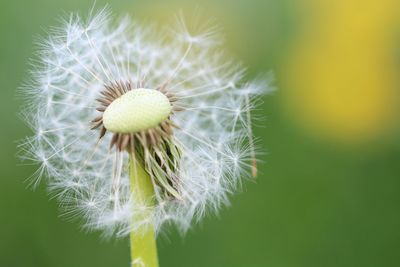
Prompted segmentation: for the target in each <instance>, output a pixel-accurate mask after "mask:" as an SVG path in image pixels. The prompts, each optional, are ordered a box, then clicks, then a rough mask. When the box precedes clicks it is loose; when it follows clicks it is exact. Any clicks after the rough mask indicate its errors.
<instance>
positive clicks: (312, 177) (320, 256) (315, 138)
mask: <svg viewBox="0 0 400 267" xmlns="http://www.w3.org/2000/svg"><path fill="white" fill-rule="evenodd" d="M105 3H106V1H102V0H101V1H100V0H98V1H97V4H96V5H97V6H98V7H101V6H103V5H104V4H105ZM108 3H109V4H110V6H111V8H112V9H113V11H114V14H115V15H118V14H123V13H130V14H131V15H133V16H135V17H137V18H139V19H144V20H146V21H152V20H154V21H159V22H161V23H163V22H164V21H166V20H170V19H171V17H172V16H173V15H174V14H175V13H177V11H178V10H179V9H183V10H184V11H185V12H188V13H190V12H191V11H193V10H194V9H195V8H196V7H200V8H202V9H203V10H205V14H209V15H210V16H211V17H213V18H216V20H217V21H218V22H219V24H220V25H221V26H222V27H223V28H224V31H225V39H226V47H227V49H228V50H229V52H230V54H232V55H234V56H235V57H236V58H238V59H241V60H243V62H244V63H245V64H246V65H248V66H249V77H253V76H255V75H256V74H257V73H259V72H267V71H268V70H271V69H272V70H273V71H274V72H275V74H276V85H277V87H278V88H279V90H278V91H277V92H275V93H274V94H273V95H270V96H267V97H265V99H264V100H265V101H264V104H263V106H262V108H261V109H260V110H259V111H258V112H259V113H260V115H263V116H265V117H266V120H265V121H263V122H261V123H259V124H260V125H259V126H260V127H257V128H256V129H255V133H256V135H257V136H259V137H260V138H261V144H262V146H263V148H264V149H265V150H266V151H267V152H268V155H266V156H263V157H262V160H263V161H264V163H262V164H260V172H261V174H260V175H259V177H258V178H257V180H256V181H255V182H248V183H247V184H246V186H245V189H244V190H243V192H241V193H239V194H237V195H235V196H234V197H232V206H231V207H229V208H225V209H223V210H222V211H221V213H220V215H219V217H218V218H216V217H209V218H207V219H205V220H204V221H203V222H202V223H201V224H200V225H197V226H195V227H193V229H192V230H191V231H190V232H189V233H188V234H187V235H186V236H185V237H184V238H182V237H180V235H179V234H178V233H176V232H175V231H174V230H170V231H169V232H167V233H165V234H163V235H162V236H161V237H160V238H159V254H160V261H161V266H164V267H167V266H174V267H179V266H182V267H183V266H185V267H187V266H192V267H200V266H202V267H204V266H207V267H223V266H227V267H228V266H229V267H236V266H237V267H239V266H240V267H253V266H254V267H264V266H266V267H268V266H271V267H302V266H304V267H312V266H318V267H321V266H323V267H330V266H352V267H354V266H362V267H369V266H370V267H390V266H400V209H399V208H400V181H399V180H400V135H399V133H400V131H399V128H400V127H399V118H398V117H399V114H400V113H399V106H400V105H399V104H400V101H399V94H400V82H399V77H400V34H399V33H400V3H399V1H397V0H380V1H365V0H363V1H361V0H347V1H345V0H335V1H317V0H303V1H301V0H235V1H233V0H218V1H215V0H214V1H213V0H203V1H188V0H185V1H184V0H181V1H178V0H176V1H166V0H159V1H154V0H146V1H145V0H137V1H123V0H109V1H108ZM92 5H93V1H91V0H88V1H86V0H59V1H54V0H35V1H33V0H31V1H27V0H25V1H20V0H14V1H5V0H1V3H0V32H1V35H0V36H1V37H0V88H1V93H2V95H1V96H0V101H1V104H0V116H1V124H0V125H1V127H0V164H1V165H0V166H1V177H0V266H1V267H20V266H24V267H28V266H40V267H46V266H60V267H71V266H74V267H75V266H76V267H79V266H86V267H89V266H96V267H101V266H129V249H128V242H127V240H111V241H104V240H101V239H100V238H99V235H98V234H96V233H85V232H83V231H81V230H80V226H79V225H78V223H74V222H68V221H65V220H63V219H60V218H59V217H58V211H57V203H55V201H54V200H50V199H49V198H48V196H47V193H46V187H45V185H43V184H42V186H41V187H40V188H39V189H38V190H36V191H35V192H33V191H32V190H29V189H26V186H27V184H26V183H24V179H25V178H27V177H29V176H30V174H31V173H32V172H33V171H34V170H35V166H21V165H19V161H18V160H17V159H16V157H15V154H16V144H17V143H16V140H18V139H20V138H23V137H24V136H26V135H30V132H29V130H28V129H27V127H26V126H25V125H24V123H23V122H22V121H20V120H19V119H18V118H17V112H18V110H19V109H20V107H21V101H20V100H18V98H16V92H15V90H16V88H17V87H18V86H20V85H21V83H22V81H23V80H24V78H25V76H26V73H27V70H28V69H29V66H28V58H29V57H31V56H32V54H33V51H34V49H33V45H32V44H33V42H34V40H35V38H36V36H39V35H45V31H46V29H49V27H50V26H53V25H57V24H58V21H57V18H59V17H60V15H63V14H65V13H68V12H71V11H80V12H81V13H83V14H85V13H86V12H87V11H88V10H89V8H90V7H91V6H92ZM261 113H262V114H261Z"/></svg>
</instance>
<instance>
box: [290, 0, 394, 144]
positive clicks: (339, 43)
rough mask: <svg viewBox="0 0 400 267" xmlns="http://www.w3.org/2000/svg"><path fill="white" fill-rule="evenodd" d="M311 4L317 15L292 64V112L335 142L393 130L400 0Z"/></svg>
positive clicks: (309, 8) (308, 24)
mask: <svg viewBox="0 0 400 267" xmlns="http://www.w3.org/2000/svg"><path fill="white" fill-rule="evenodd" d="M301 2H302V3H303V5H304V3H305V2H304V1H301ZM306 3H307V5H306V13H305V14H304V15H305V16H307V15H308V14H309V15H310V19H309V21H308V22H306V25H305V31H304V32H303V33H302V35H301V36H300V39H299V40H298V42H295V43H294V44H293V50H292V53H291V54H290V56H289V57H288V58H289V60H290V61H289V63H288V65H287V66H286V68H285V76H284V77H285V79H286V80H287V81H286V87H285V88H286V89H287V91H286V92H285V93H284V96H285V98H284V100H285V103H286V107H287V110H288V111H289V112H290V113H291V114H292V115H293V116H294V117H295V118H296V119H297V120H298V121H299V122H300V123H301V124H302V125H305V126H307V127H308V129H310V130H312V132H314V133H315V134H317V135H319V136H324V137H329V138H331V139H332V140H340V141H350V142H359V141H367V140H370V139H371V138H374V137H378V136H381V135H382V134H384V133H385V132H387V131H389V130H391V128H392V126H393V122H394V120H395V119H396V113H397V112H398V107H397V106H398V104H399V96H398V92H399V88H400V84H399V82H398V76H399V74H400V69H399V66H398V65H396V58H395V51H396V46H395V44H396V43H395V41H396V39H395V37H396V30H398V29H396V26H398V24H397V23H399V22H400V1H392V0H380V1H365V0H352V1H348V0H335V1H317V0H309V1H306ZM396 24H397V25H396ZM398 44H399V43H398ZM397 49H398V50H400V47H398V48H397Z"/></svg>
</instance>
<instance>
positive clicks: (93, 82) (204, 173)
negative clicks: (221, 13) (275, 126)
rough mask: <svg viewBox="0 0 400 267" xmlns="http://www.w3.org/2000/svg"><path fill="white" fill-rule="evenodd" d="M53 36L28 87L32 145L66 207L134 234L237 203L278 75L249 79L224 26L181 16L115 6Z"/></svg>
mask: <svg viewBox="0 0 400 267" xmlns="http://www.w3.org/2000/svg"><path fill="white" fill-rule="evenodd" d="M49 35H50V36H49V37H48V38H47V40H45V41H43V42H42V43H41V45H40V50H39V51H38V58H39V59H38V62H35V63H34V71H32V77H33V78H32V80H31V81H29V82H27V84H26V85H25V86H24V87H23V89H22V91H23V93H24V95H25V96H26V99H27V104H26V108H25V110H24V112H23V118H24V119H25V120H26V121H27V123H28V125H29V126H30V127H31V128H32V129H33V131H34V135H33V136H32V137H30V138H27V139H26V140H24V142H23V143H21V145H20V148H21V157H22V158H24V159H26V160H31V161H33V162H35V163H39V164H40V168H39V170H38V171H37V172H36V173H35V174H34V175H33V176H32V179H36V180H33V182H32V183H33V184H37V183H38V181H39V180H40V179H41V177H46V180H47V183H48V186H49V190H50V191H51V192H52V194H53V196H54V197H55V198H57V199H58V200H59V202H60V206H61V211H62V213H63V214H64V215H65V216H66V217H68V218H69V217H79V218H82V219H83V220H84V226H85V227H86V228H87V229H89V230H102V231H103V232H104V234H105V235H106V236H112V235H116V236H124V235H126V234H128V233H129V232H130V231H132V230H135V229H138V228H139V227H141V226H143V225H146V224H147V223H149V222H151V223H152V224H153V225H155V227H156V229H157V230H160V229H161V228H162V226H163V225H165V224H170V223H173V224H175V225H177V226H178V228H179V229H180V230H182V231H186V230H187V229H189V228H190V226H191V225H192V223H193V222H197V221H199V220H200V219H201V218H202V217H203V216H204V215H205V214H206V213H207V211H208V212H211V213H217V212H218V210H219V208H220V207H221V205H228V204H229V195H230V194H232V193H234V192H235V190H236V189H237V188H238V187H240V186H241V183H242V180H243V179H245V178H247V177H250V176H251V168H252V166H253V165H254V162H253V161H254V157H255V155H256V153H257V150H256V148H255V146H254V139H253V133H252V130H251V127H252V125H251V116H250V112H251V111H252V110H253V109H254V108H255V106H256V104H257V99H258V98H259V97H260V95H262V94H264V93H266V92H268V91H270V90H271V88H272V87H271V86H270V78H269V77H265V78H257V79H256V80H254V81H246V80H245V78H244V76H245V69H244V68H243V67H242V66H241V65H240V64H238V63H237V62H235V61H233V60H227V58H228V57H227V56H226V55H224V54H223V53H222V52H221V50H222V49H221V44H222V41H221V39H220V38H219V37H220V34H219V32H218V28H217V27H213V26H210V25H209V24H206V27H203V26H195V27H189V24H188V23H187V21H185V19H184V18H183V16H181V15H180V16H177V19H176V24H175V25H174V26H171V27H166V28H161V29H160V28H157V27H155V26H146V25H142V24H141V23H139V22H136V21H134V20H132V19H131V18H129V17H123V18H121V19H113V18H112V17H111V14H110V11H109V10H108V9H103V10H101V11H99V12H97V13H91V14H90V16H89V17H88V19H83V18H81V17H79V16H78V15H76V14H74V15H71V16H70V17H68V18H67V19H64V20H63V22H62V26H60V27H57V28H54V29H53V30H52V31H51V32H50V34H49ZM144 88H148V89H144ZM143 90H145V91H143ZM140 92H142V93H143V94H144V95H145V96H141V97H138V96H137V95H136V94H139V93H140ZM132 96H134V97H132ZM129 97H131V98H129ZM125 98H126V99H128V98H129V99H130V100H126V102H125V104H126V105H125V106H123V105H122V104H118V103H119V102H121V101H122V102H123V101H125V100H123V99H125ZM132 99H136V100H132ZM116 101H117V102H116ZM135 101H136V102H135ZM152 101H153V102H152ZM150 102H151V103H153V104H152V105H150V104H149V103H150ZM132 103H135V105H133V104H132ZM115 113H119V114H120V117H119V120H118V119H116V118H117V117H116V115H114V114H115ZM110 114H111V116H110ZM134 114H136V115H134ZM135 116H136V117H135ZM132 118H133V119H132ZM140 121H142V122H141V123H142V124H141V126H140V127H139V126H138V125H140V123H139V122H140ZM135 127H136V128H135ZM110 147H111V148H110ZM127 151H128V152H129V151H131V152H132V151H135V153H136V154H137V156H138V158H139V159H140V160H142V162H143V163H144V165H145V166H144V167H145V169H146V171H147V172H148V173H149V175H150V177H151V179H152V181H153V182H154V185H155V195H154V203H155V204H154V203H153V204H151V203H137V202H135V198H134V197H133V196H132V191H131V190H130V183H129V175H128V161H129V154H128V153H126V152H127ZM163 179H164V180H165V181H167V183H166V184H162V183H161V182H160V181H164V180H163ZM149 209H151V210H152V212H151V213H150V212H149V216H147V217H146V216H143V212H145V211H147V210H149ZM132 221H133V222H134V223H132Z"/></svg>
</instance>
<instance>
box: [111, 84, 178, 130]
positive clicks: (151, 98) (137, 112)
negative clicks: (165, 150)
mask: <svg viewBox="0 0 400 267" xmlns="http://www.w3.org/2000/svg"><path fill="white" fill-rule="evenodd" d="M171 111H172V106H171V103H170V102H169V100H168V98H167V97H166V96H165V95H164V94H163V93H161V92H159V91H156V90H151V89H143V88H139V89H135V90H132V91H129V92H127V93H125V94H124V95H122V96H120V97H119V98H117V99H115V100H114V101H113V102H112V103H111V104H110V105H109V106H108V107H107V109H106V110H105V111H104V115H103V124H104V127H105V128H106V129H107V130H108V131H110V132H113V133H138V132H140V131H144V130H147V129H151V128H154V127H156V126H157V125H159V124H160V123H162V122H163V121H165V120H166V119H167V118H168V116H169V115H170V113H171Z"/></svg>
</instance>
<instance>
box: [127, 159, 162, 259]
mask: <svg viewBox="0 0 400 267" xmlns="http://www.w3.org/2000/svg"><path fill="white" fill-rule="evenodd" d="M129 175H130V183H131V192H132V194H133V201H134V202H135V204H138V205H143V206H146V207H148V206H150V207H151V205H153V203H154V187H153V183H152V181H151V179H150V176H149V175H148V173H147V172H146V171H145V170H144V169H143V167H142V166H141V164H140V163H138V162H137V160H136V159H135V158H134V157H133V156H132V155H131V156H130V164H129ZM151 212H152V211H150V213H151ZM145 216H151V214H149V210H148V209H146V211H143V213H142V214H136V215H135V218H136V219H145V218H144V217H145ZM132 223H135V222H134V221H133V222H132ZM130 243H131V259H132V267H158V258H157V244H156V235H155V230H154V225H153V224H151V223H149V224H147V225H142V226H140V227H139V228H138V229H136V230H135V231H132V232H131V234H130Z"/></svg>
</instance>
